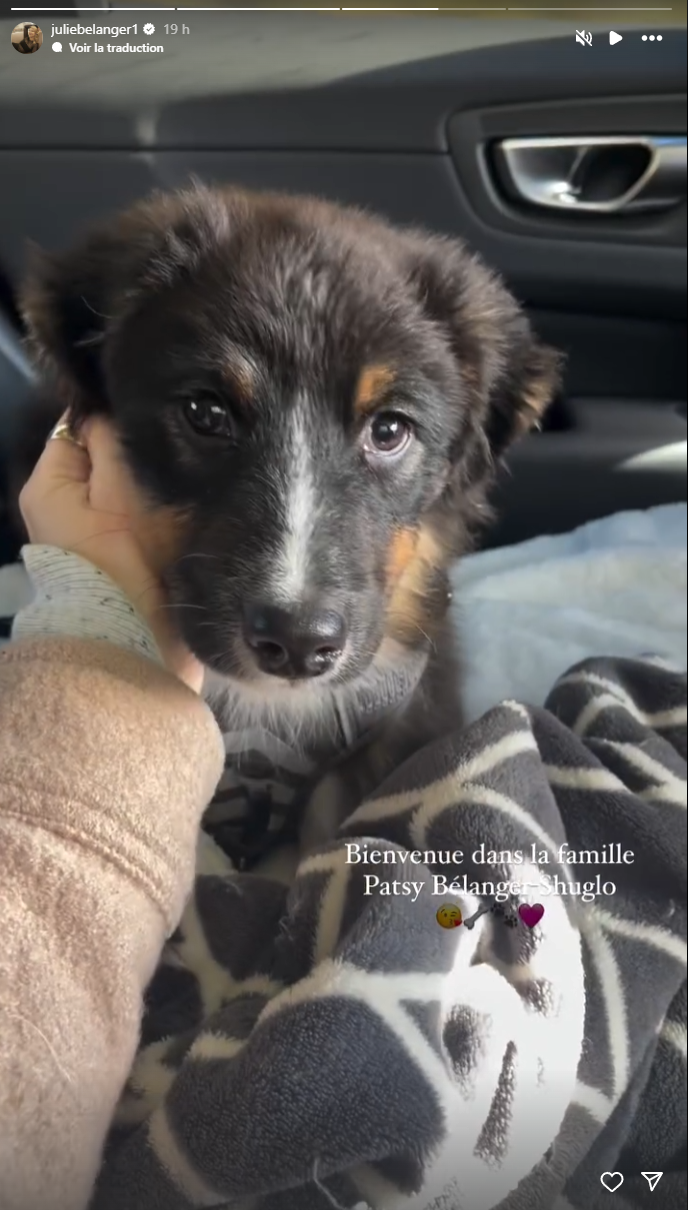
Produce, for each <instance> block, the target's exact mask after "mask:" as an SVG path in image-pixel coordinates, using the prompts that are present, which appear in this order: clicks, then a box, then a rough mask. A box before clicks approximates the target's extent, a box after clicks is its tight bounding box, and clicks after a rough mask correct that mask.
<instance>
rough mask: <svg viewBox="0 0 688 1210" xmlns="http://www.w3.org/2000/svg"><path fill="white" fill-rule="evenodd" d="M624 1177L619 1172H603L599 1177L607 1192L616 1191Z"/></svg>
mask: <svg viewBox="0 0 688 1210" xmlns="http://www.w3.org/2000/svg"><path fill="white" fill-rule="evenodd" d="M623 1181H624V1178H623V1176H622V1174H621V1173H620V1172H603V1173H602V1176H601V1177H600V1184H602V1185H604V1187H605V1189H606V1190H607V1192H608V1193H616V1191H617V1189H620V1188H621V1186H622V1185H623Z"/></svg>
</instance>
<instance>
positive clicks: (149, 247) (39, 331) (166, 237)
mask: <svg viewBox="0 0 688 1210" xmlns="http://www.w3.org/2000/svg"><path fill="white" fill-rule="evenodd" d="M228 230H229V213H228V205H227V202H226V199H224V198H223V197H222V195H219V194H217V193H213V192H212V191H210V190H206V189H203V188H200V187H199V188H194V189H192V190H189V191H186V192H183V193H178V194H172V195H162V196H159V197H155V198H153V199H149V200H147V201H144V202H141V203H139V204H138V205H136V206H134V207H133V208H132V209H131V210H129V211H127V212H126V213H125V214H123V215H121V216H120V217H119V218H117V219H115V220H114V221H113V222H111V223H108V224H106V225H104V226H102V227H101V228H99V229H95V230H93V231H92V232H91V233H90V234H89V235H88V236H87V237H86V239H85V240H84V241H83V242H82V243H81V244H80V245H77V246H76V247H75V248H73V249H72V250H71V251H68V252H66V253H61V254H59V255H47V254H45V253H41V252H39V251H37V250H36V251H35V252H34V254H33V257H32V263H31V265H30V269H29V274H28V279H27V282H26V286H25V289H24V291H23V298H22V312H23V316H24V319H25V321H26V325H27V329H28V335H29V346H30V347H31V348H32V349H33V352H34V353H35V355H36V356H37V358H38V360H39V361H40V362H42V363H43V365H44V366H45V367H46V368H47V370H48V371H49V373H50V374H51V375H52V376H53V377H54V378H55V379H56V381H57V386H58V391H59V394H60V397H61V402H62V404H63V406H66V407H69V408H70V409H72V411H73V414H74V415H75V416H76V417H77V418H78V417H80V416H85V415H87V414H89V413H90V412H95V411H107V410H108V406H109V402H108V398H107V388H106V383H105V377H104V373H103V353H104V348H105V345H106V343H107V340H108V337H109V336H110V335H111V334H112V333H113V332H114V331H115V330H116V328H117V325H118V324H120V323H121V322H122V320H123V319H124V318H126V316H127V315H129V314H130V313H131V311H132V310H133V309H134V308H135V306H136V304H137V302H138V301H139V300H140V299H141V297H142V296H143V295H145V294H149V293H153V292H157V291H160V290H163V289H165V287H167V286H169V285H171V284H172V283H173V282H175V281H176V280H178V279H179V278H180V277H181V276H183V275H184V274H186V273H190V272H191V271H192V270H193V269H194V267H196V266H197V264H198V261H199V259H200V258H201V257H202V256H203V255H204V254H205V253H207V252H209V251H211V250H212V249H214V248H215V247H216V246H217V243H218V242H219V241H220V240H221V239H223V238H224V237H225V236H226V235H227V233H228Z"/></svg>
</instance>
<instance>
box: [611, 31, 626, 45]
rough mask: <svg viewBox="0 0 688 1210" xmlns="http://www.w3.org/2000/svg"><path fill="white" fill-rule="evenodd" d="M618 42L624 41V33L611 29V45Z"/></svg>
mask: <svg viewBox="0 0 688 1210" xmlns="http://www.w3.org/2000/svg"><path fill="white" fill-rule="evenodd" d="M617 42H623V34H617V33H615V32H614V30H611V32H610V34H609V45H610V46H616V44H617Z"/></svg>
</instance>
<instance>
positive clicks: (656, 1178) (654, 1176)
mask: <svg viewBox="0 0 688 1210" xmlns="http://www.w3.org/2000/svg"><path fill="white" fill-rule="evenodd" d="M640 1175H641V1176H644V1177H645V1180H646V1181H647V1183H648V1185H649V1186H650V1193H652V1192H653V1191H654V1189H656V1187H657V1185H658V1184H659V1182H660V1181H661V1179H662V1177H663V1176H664V1173H663V1172H641V1174H640Z"/></svg>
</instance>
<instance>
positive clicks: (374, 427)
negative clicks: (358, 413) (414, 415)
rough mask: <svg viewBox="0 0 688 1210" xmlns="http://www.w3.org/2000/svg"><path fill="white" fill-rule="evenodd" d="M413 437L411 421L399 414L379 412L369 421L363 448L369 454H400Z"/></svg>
mask: <svg viewBox="0 0 688 1210" xmlns="http://www.w3.org/2000/svg"><path fill="white" fill-rule="evenodd" d="M412 436H413V429H412V426H411V423H410V421H408V420H406V418H405V417H404V416H400V415H399V414H398V413H397V412H378V413H377V415H376V416H372V417H371V419H370V420H369V421H368V424H367V426H366V430H365V432H364V435H363V447H364V449H365V451H366V453H369V454H378V455H379V454H400V453H401V452H402V450H405V449H406V447H407V445H408V444H409V442H410V441H411V438H412Z"/></svg>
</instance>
